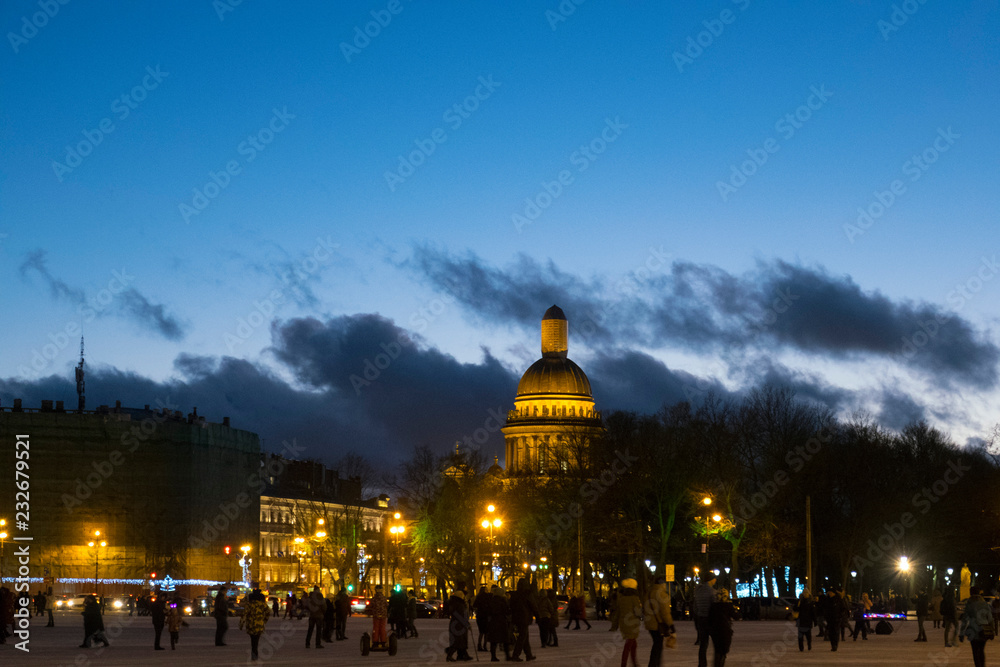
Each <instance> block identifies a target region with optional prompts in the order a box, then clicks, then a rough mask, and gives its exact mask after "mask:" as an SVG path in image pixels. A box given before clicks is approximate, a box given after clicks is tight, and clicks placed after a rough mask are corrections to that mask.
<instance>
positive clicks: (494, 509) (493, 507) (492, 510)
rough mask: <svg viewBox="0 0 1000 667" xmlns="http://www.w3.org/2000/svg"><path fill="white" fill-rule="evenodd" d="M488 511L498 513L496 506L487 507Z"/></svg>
mask: <svg viewBox="0 0 1000 667" xmlns="http://www.w3.org/2000/svg"><path fill="white" fill-rule="evenodd" d="M486 511H487V512H494V511H496V506H494V505H487V506H486Z"/></svg>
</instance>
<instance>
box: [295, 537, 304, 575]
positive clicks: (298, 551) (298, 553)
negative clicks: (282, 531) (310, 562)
mask: <svg viewBox="0 0 1000 667" xmlns="http://www.w3.org/2000/svg"><path fill="white" fill-rule="evenodd" d="M293 541H294V542H295V559H296V560H297V561H298V563H299V568H298V572H297V574H298V576H297V577H296V578H295V584H296V585H298V584H301V583H302V553H303V551H302V545H303V544H305V541H306V538H304V537H296V538H295V539H294V540H293Z"/></svg>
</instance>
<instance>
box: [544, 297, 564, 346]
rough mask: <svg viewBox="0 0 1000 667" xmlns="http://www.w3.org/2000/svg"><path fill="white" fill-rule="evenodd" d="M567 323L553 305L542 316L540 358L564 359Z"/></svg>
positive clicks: (558, 309) (558, 308)
mask: <svg viewBox="0 0 1000 667" xmlns="http://www.w3.org/2000/svg"><path fill="white" fill-rule="evenodd" d="M568 339H569V322H567V321H566V314H565V313H564V312H563V311H562V308H560V307H559V306H556V305H553V306H552V307H551V308H549V309H548V310H546V311H545V315H543V316H542V356H543V357H562V358H563V359H565V358H566V355H567V352H568V347H569V345H568Z"/></svg>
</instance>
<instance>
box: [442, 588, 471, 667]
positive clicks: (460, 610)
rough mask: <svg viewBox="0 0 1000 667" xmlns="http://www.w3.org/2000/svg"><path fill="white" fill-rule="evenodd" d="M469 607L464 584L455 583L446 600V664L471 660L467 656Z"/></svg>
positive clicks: (469, 630)
mask: <svg viewBox="0 0 1000 667" xmlns="http://www.w3.org/2000/svg"><path fill="white" fill-rule="evenodd" d="M468 609H469V606H468V605H467V604H466V602H465V582H464V581H459V582H456V583H455V590H454V591H452V593H451V597H450V598H448V618H449V619H450V622H449V623H448V639H449V640H450V641H449V644H448V648H447V650H446V651H445V655H446V657H445V660H446V661H447V662H456V654H457V659H458V660H472V656H471V655H469V632H471V631H472V625H471V624H470V623H469V612H468Z"/></svg>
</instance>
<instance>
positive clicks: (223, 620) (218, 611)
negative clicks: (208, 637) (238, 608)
mask: <svg viewBox="0 0 1000 667" xmlns="http://www.w3.org/2000/svg"><path fill="white" fill-rule="evenodd" d="M212 616H214V617H215V645H216V646H225V645H226V643H225V641H224V640H225V638H226V630H228V629H229V600H228V599H227V598H226V587H225V586H219V590H218V591H217V592H216V594H215V606H214V607H213V608H212Z"/></svg>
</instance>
